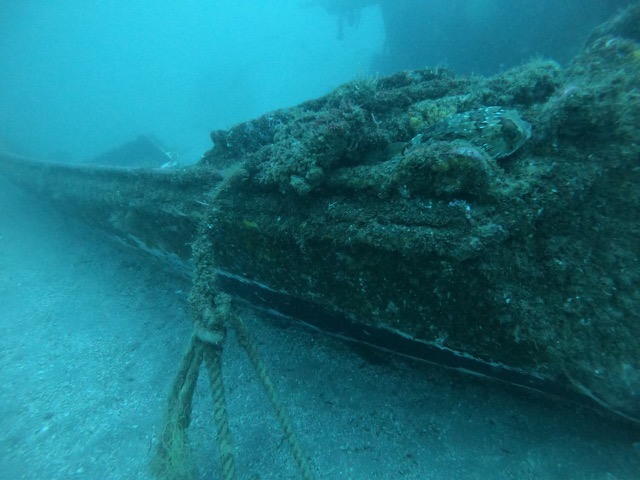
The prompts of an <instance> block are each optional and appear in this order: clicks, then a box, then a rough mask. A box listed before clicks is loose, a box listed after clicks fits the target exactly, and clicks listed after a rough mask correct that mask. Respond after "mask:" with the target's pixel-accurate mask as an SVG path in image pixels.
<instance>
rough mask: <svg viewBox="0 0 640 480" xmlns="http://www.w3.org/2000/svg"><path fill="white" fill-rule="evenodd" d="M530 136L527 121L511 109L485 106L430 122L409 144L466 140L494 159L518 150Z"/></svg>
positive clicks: (529, 127) (529, 126) (529, 125)
mask: <svg viewBox="0 0 640 480" xmlns="http://www.w3.org/2000/svg"><path fill="white" fill-rule="evenodd" d="M529 138H531V124H530V123H528V122H526V121H524V120H523V119H522V117H520V114H519V113H518V112H517V111H516V110H513V109H507V108H503V107H485V108H481V109H479V110H472V111H470V112H464V113H458V114H455V115H450V116H448V117H445V118H443V119H442V120H440V121H439V122H437V123H435V124H433V125H431V126H430V127H429V128H427V130H426V131H425V132H424V133H421V134H420V135H418V136H416V137H414V138H413V140H411V143H413V144H416V143H421V142H424V141H426V140H429V139H434V140H445V141H446V140H456V139H461V140H466V141H468V142H469V143H472V144H473V145H475V146H476V147H478V148H482V149H483V150H485V151H486V152H487V153H488V154H489V155H491V156H492V157H494V158H503V157H506V156H507V155H511V154H512V153H513V152H515V151H516V150H518V149H519V148H520V147H521V146H522V145H523V144H524V142H526V141H527V140H528V139H529Z"/></svg>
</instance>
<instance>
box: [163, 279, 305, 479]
mask: <svg viewBox="0 0 640 480" xmlns="http://www.w3.org/2000/svg"><path fill="white" fill-rule="evenodd" d="M194 290H195V288H194ZM194 297H195V298H197V295H194V294H193V292H192V304H193V303H195V304H196V305H197V304H198V302H193V298H194ZM200 298H202V297H200ZM209 298H211V297H209ZM213 298H214V301H213V305H210V304H204V306H201V307H200V308H196V311H195V312H194V313H195V314H196V321H195V325H194V329H193V333H192V335H191V339H190V341H189V345H188V347H187V350H186V352H185V354H184V356H183V358H182V362H181V365H180V369H179V371H178V374H177V375H176V378H175V380H174V383H173V386H172V389H171V392H170V395H169V402H168V408H167V413H166V416H165V422H164V428H163V432H162V435H161V439H160V443H159V446H158V450H157V452H156V457H155V459H154V462H153V467H154V471H155V473H156V475H157V476H158V477H159V478H161V479H163V480H169V479H171V480H187V479H191V478H194V473H193V466H192V464H191V461H190V458H189V443H188V437H187V429H188V427H189V424H190V422H191V413H192V404H193V394H194V391H195V387H196V383H197V381H198V374H199V371H200V367H201V365H202V363H203V362H204V364H205V366H206V369H207V372H208V376H209V383H210V387H211V396H212V399H213V418H214V421H215V425H216V434H217V436H216V441H217V447H218V457H219V460H220V466H221V467H220V468H221V478H222V479H224V480H233V479H235V478H236V468H235V462H234V457H233V441H232V437H231V431H230V428H229V417H228V413H227V407H226V398H225V393H224V384H223V381H222V352H223V346H224V342H225V340H226V332H227V328H228V327H231V328H233V329H234V330H235V331H236V333H237V337H238V339H239V343H240V344H241V345H242V347H243V348H244V350H245V351H246V353H247V356H248V357H249V359H250V361H251V364H252V365H253V367H254V369H255V370H256V372H257V374H258V378H259V379H260V383H261V384H262V386H263V388H264V390H265V393H266V395H267V397H268V399H269V401H270V403H271V405H272V407H273V409H274V411H275V413H276V417H277V419H278V421H279V422H280V425H281V427H282V430H283V432H284V434H285V437H286V439H287V441H288V442H289V445H290V447H291V451H292V454H293V457H294V459H295V462H296V465H297V466H298V469H299V471H300V473H301V477H302V478H303V479H304V480H313V479H314V478H315V475H314V474H313V470H312V468H311V464H310V462H309V460H308V459H307V457H306V456H305V454H304V452H303V450H302V447H301V445H300V442H299V441H298V439H297V437H296V435H295V433H294V430H293V424H292V422H291V420H290V419H289V416H288V414H287V413H286V410H285V408H284V406H283V405H282V402H281V401H280V399H279V397H278V395H277V393H276V390H275V387H274V384H273V382H272V381H271V378H270V377H269V375H268V373H267V370H266V368H265V366H264V364H263V363H262V361H261V360H260V358H259V355H258V351H257V349H256V347H255V345H254V342H253V341H252V339H251V336H250V334H249V331H248V330H247V328H246V326H245V325H244V323H243V322H242V320H241V318H240V317H239V316H238V315H237V314H236V312H235V311H234V308H233V304H232V299H231V297H230V296H229V295H226V294H223V293H219V294H217V295H215V297H213ZM199 303H200V305H202V302H199Z"/></svg>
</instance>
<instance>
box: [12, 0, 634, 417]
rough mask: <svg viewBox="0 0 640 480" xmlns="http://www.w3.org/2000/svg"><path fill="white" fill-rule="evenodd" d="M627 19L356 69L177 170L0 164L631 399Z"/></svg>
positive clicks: (328, 318)
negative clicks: (525, 56)
mask: <svg viewBox="0 0 640 480" xmlns="http://www.w3.org/2000/svg"><path fill="white" fill-rule="evenodd" d="M638 25H640V4H637V5H635V6H633V7H630V8H629V9H627V10H626V11H625V12H623V13H622V14H621V15H619V16H618V17H616V18H614V19H613V20H612V21H610V22H608V23H607V24H605V25H603V26H602V27H600V28H599V29H597V30H596V31H595V32H594V34H593V35H592V36H591V38H590V39H589V40H588V42H587V44H586V46H585V48H584V50H583V51H582V52H581V53H580V54H579V55H578V56H577V57H576V58H575V59H574V61H573V62H572V63H571V64H569V65H568V66H567V67H566V68H562V67H560V66H559V65H557V64H555V63H553V62H549V61H543V60H536V61H533V62H530V63H527V64H524V65H522V66H521V67H519V68H515V69H513V70H510V71H507V72H505V73H503V74H500V75H497V76H494V77H490V78H478V77H466V76H460V75H456V74H454V73H452V72H449V71H446V70H441V69H426V70H418V71H406V72H400V73H397V74H394V75H391V76H389V77H385V78H377V79H363V80H358V81H355V82H351V83H348V84H345V85H343V86H341V87H339V88H338V89H337V90H335V91H334V92H332V93H330V94H328V95H326V96H325V97H322V98H319V99H317V100H312V101H309V102H306V103H304V104H301V105H299V106H297V107H293V108H288V109H284V110H278V111H275V112H272V113H269V114H266V115H264V116H262V117H260V118H258V119H255V120H253V121H249V122H245V123H242V124H239V125H237V126H235V127H233V128H231V129H230V130H228V131H215V132H212V134H211V137H212V140H213V142H214V146H213V148H212V149H211V150H210V151H208V152H207V153H206V154H205V155H204V156H203V157H202V160H201V161H200V162H199V164H197V165H195V166H192V167H188V168H184V169H180V170H152V169H147V170H135V169H121V168H105V167H93V166H81V167H80V166H63V165H53V164H42V163H39V162H32V161H26V160H23V159H20V158H16V157H13V156H10V155H8V154H6V155H3V158H2V162H1V166H0V171H2V172H3V173H4V174H5V175H7V176H9V178H11V179H13V180H14V181H16V182H18V183H21V184H22V185H24V186H25V187H27V188H30V189H32V190H35V191H37V192H38V193H39V194H40V195H42V196H43V197H44V198H46V199H47V200H48V201H50V202H52V203H55V204H57V205H60V206H63V207H66V208H69V210H70V211H75V212H81V214H82V215H83V216H84V217H85V219H86V220H87V221H89V222H91V223H93V224H96V225H99V226H100V227H102V228H104V229H106V230H107V231H109V232H110V233H111V234H113V235H114V236H116V237H118V238H120V239H123V240H125V241H127V242H129V243H133V244H134V245H136V246H138V247H140V248H143V249H145V250H147V251H150V252H152V253H154V254H156V255H159V256H162V257H163V258H165V259H168V260H170V261H172V262H173V263H174V264H176V265H187V266H188V265H189V262H190V261H192V260H195V262H193V265H192V266H193V267H195V272H196V274H197V276H196V282H198V281H211V278H213V277H217V280H216V281H217V282H219V284H220V286H221V288H223V289H225V290H227V291H228V292H230V293H232V294H234V295H237V296H239V297H244V298H245V299H248V300H249V301H250V302H252V303H254V304H256V305H258V306H261V307H264V308H268V309H271V310H276V311H279V312H281V313H284V314H286V315H288V316H291V317H295V318H298V319H300V320H302V321H305V322H309V323H313V324H315V325H317V326H318V327H320V328H322V329H325V330H328V331H332V332H334V333H338V334H340V335H344V336H347V337H351V338H355V339H357V340H359V341H364V342H367V343H371V344H374V345H378V346H381V347H383V348H388V349H392V350H397V351H400V352H402V353H406V354H409V355H413V356H417V357H421V358H425V359H426V360H430V361H435V362H439V363H443V364H447V365H450V366H453V367H456V368H460V369H465V370H470V371H475V372H477V373H481V374H485V375H487V376H492V377H497V378H501V379H504V380H507V381H510V382H512V383H517V384H521V385H524V386H527V387H531V388H535V389H538V390H542V391H548V392H550V393H557V394H560V395H564V396H567V397H570V398H574V399H579V398H582V399H590V400H593V401H595V402H597V403H598V404H600V405H602V406H604V407H605V408H607V409H609V410H611V411H614V412H617V413H619V414H621V415H623V416H625V417H627V418H631V419H635V420H636V421H637V420H640V313H639V312H640V215H639V211H640V27H638ZM196 238H197V239H198V241H197V242H195V244H194V245H195V249H194V251H193V252H192V251H191V247H190V245H191V244H192V242H193V241H194V239H196Z"/></svg>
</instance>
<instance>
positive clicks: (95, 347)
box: [0, 179, 640, 480]
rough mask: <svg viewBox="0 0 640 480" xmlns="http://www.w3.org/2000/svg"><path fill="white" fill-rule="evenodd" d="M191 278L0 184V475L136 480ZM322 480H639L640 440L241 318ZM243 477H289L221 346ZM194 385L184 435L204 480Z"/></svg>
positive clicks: (592, 420)
mask: <svg viewBox="0 0 640 480" xmlns="http://www.w3.org/2000/svg"><path fill="white" fill-rule="evenodd" d="M189 287H190V285H189V280H188V279H185V278H182V277H180V276H179V275H177V274H175V273H173V272H171V271H168V270H166V269H165V268H164V267H163V266H162V265H159V264H158V263H157V262H156V261H155V260H152V259H150V258H148V257H147V256H145V255H144V254H142V253H138V252H136V251H133V250H129V249H126V248H125V247H122V246H120V245H118V244H116V243H115V242H113V241H112V240H111V239H109V238H107V237H106V236H105V235H103V234H102V233H100V232H98V231H96V230H92V229H90V228H88V227H86V226H85V225H83V224H82V223H81V222H79V221H77V220H75V219H73V218H69V217H66V216H64V215H62V214H60V213H58V212H57V211H55V210H53V209H52V208H50V207H49V206H47V205H43V204H41V203H39V202H38V201H37V200H35V199H33V198H31V197H30V196H28V195H25V194H24V193H22V192H21V191H20V190H19V189H17V188H16V187H14V186H12V185H10V184H8V183H6V182H5V181H4V180H3V179H0V480H5V479H6V480H14V479H15V480H17V479H46V480H56V479H151V478H153V477H152V475H151V471H150V468H149V465H150V462H151V458H152V456H153V454H154V452H155V447H156V446H157V442H158V436H159V432H160V430H161V427H162V418H163V413H164V409H165V406H166V401H167V395H168V392H169V388H170V385H171V382H172V380H173V376H174V375H175V373H176V372H177V370H178V367H179V364H180V360H181V358H182V354H183V352H184V348H185V346H186V344H187V341H188V339H189V336H190V333H191V319H190V317H189V311H188V306H187V295H188V291H189ZM242 315H243V318H244V320H245V322H246V324H247V325H248V327H249V328H250V329H251V331H252V334H253V336H254V340H255V342H256V344H257V347H258V349H259V351H260V353H261V355H262V358H263V360H264V363H265V364H266V365H267V368H268V370H269V372H270V374H271V376H272V378H273V379H274V381H275V383H276V387H277V389H278V392H279V394H280V396H281V398H282V400H283V401H284V403H285V404H286V407H287V409H288V411H289V415H290V416H291V418H292V419H293V422H294V423H295V426H296V431H297V433H298V436H299V438H300V441H301V443H302V445H303V448H304V449H305V451H306V453H307V455H308V456H309V458H310V459H311V463H312V464H313V467H314V468H315V470H316V474H317V477H318V478H319V479H353V480H360V479H362V480H364V479H367V480H373V479H471V478H473V479H556V478H558V479H581V480H582V479H607V480H616V479H625V480H626V479H637V478H640V443H639V442H640V428H638V427H635V426H632V425H628V424H625V423H623V422H619V421H616V420H615V419H613V418H610V417H608V416H603V415H600V414H598V413H596V412H593V411H591V410H589V409H585V408H582V407H578V406H575V405H571V404H567V403H564V402H560V401H555V400H550V399H547V398H542V397H539V396H534V395H532V394H529V393H527V392H523V391H521V390H519V389H515V388H511V387H509V386H505V385H501V384H497V383H494V382H488V381H484V380H480V379H476V378H473V377H469V376H466V375H462V374H459V373H456V372H452V371H449V370H446V369H443V368H441V367H437V366H431V365H424V364H421V363H418V362H414V361H411V360H407V359H403V358H400V357H397V356H394V355H391V354H387V353H383V352H377V351H372V350H369V349H365V348H363V347H358V346H354V345H350V344H348V343H346V342H344V341H342V340H339V339H336V338H332V337H329V336H326V335H324V334H321V333H319V332H316V331H313V330H310V329H307V328H305V327H303V326H301V325H299V324H296V323H292V322H289V321H286V320H282V319H279V320H278V319H274V318H272V317H265V316H263V315H260V314H258V313H256V312H254V311H251V310H243V312H242ZM224 375H225V386H226V393H227V402H228V409H229V415H230V422H231V430H232V435H233V440H234V449H235V450H234V451H235V458H236V466H237V470H238V477H239V478H240V479H258V478H259V479H263V480H266V479H279V480H280V479H296V478H299V474H298V472H297V470H296V467H295V464H294V462H293V459H292V456H291V453H290V451H289V447H288V445H287V443H286V441H285V440H284V436H283V433H282V431H281V430H280V428H279V426H278V423H277V421H276V419H275V416H274V415H273V412H272V410H271V407H270V404H269V403H268V401H267V399H266V397H265V395H264V393H263V391H262V389H261V386H260V385H259V383H258V381H257V378H256V375H255V372H254V370H253V368H252V367H251V365H250V363H249V361H248V359H247V357H246V355H245V353H244V350H243V349H242V348H241V347H239V346H238V344H237V342H236V339H235V337H234V335H233V334H232V333H231V334H230V335H229V338H228V339H227V342H226V345H225V350H224ZM211 405H212V402H211V398H210V390H209V387H208V385H207V381H206V375H204V374H201V376H200V380H199V385H198V388H197V389H196V393H195V404H194V415H193V422H192V425H191V427H190V429H189V433H190V440H191V444H192V450H193V451H192V454H193V455H192V460H193V463H194V465H195V469H196V471H197V476H198V478H202V479H213V478H218V470H217V460H216V444H215V428H214V425H213V421H212V415H211Z"/></svg>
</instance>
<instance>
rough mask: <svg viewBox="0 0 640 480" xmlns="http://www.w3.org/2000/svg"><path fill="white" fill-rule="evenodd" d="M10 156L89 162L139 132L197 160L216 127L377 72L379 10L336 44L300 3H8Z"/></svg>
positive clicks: (1, 38)
mask: <svg viewBox="0 0 640 480" xmlns="http://www.w3.org/2000/svg"><path fill="white" fill-rule="evenodd" d="M0 9H1V10H2V18H1V20H0V21H1V22H2V24H1V28H0V49H1V50H0V51H1V53H0V55H1V62H2V70H3V72H4V74H3V75H2V79H1V80H0V103H1V104H2V105H3V108H2V111H1V113H0V141H1V142H2V143H3V145H2V146H3V147H4V149H9V150H11V151H14V152H15V151H18V152H19V153H24V154H28V155H32V156H36V157H40V158H42V157H43V156H46V157H53V159H56V160H74V161H79V160H83V159H85V158H86V157H89V156H93V155H95V154H98V153H100V152H102V151H104V150H106V149H108V148H111V147H113V146H114V145H116V144H118V143H121V142H124V141H127V140H130V139H132V138H134V137H136V136H137V135H139V134H152V135H155V136H157V137H158V138H160V139H161V140H162V141H163V142H164V143H166V144H167V146H168V147H169V148H173V149H176V151H177V153H178V154H182V156H187V157H194V156H195V157H196V158H197V157H199V155H200V154H202V153H203V152H204V151H205V150H206V149H208V148H209V147H210V146H211V142H210V140H209V137H208V131H209V130H211V129H213V128H223V127H229V126H231V125H233V124H234V123H237V122H239V121H241V120H245V119H248V118H251V117H254V116H257V115H259V114H261V113H264V112H265V111H269V110H272V109H275V108H277V107H283V106H289V105H292V104H295V103H298V102H300V101H302V100H304V99H307V98H310V97H313V96H318V95H321V94H324V93H326V91H327V90H328V89H330V88H332V87H335V86H337V85H338V84H339V83H341V82H343V81H345V80H348V79H351V78H353V77H355V76H356V75H358V74H363V73H364V72H366V70H367V68H368V65H369V63H370V59H371V56H372V54H373V53H374V52H376V51H378V50H379V49H380V48H381V45H382V41H383V34H382V29H381V24H380V19H379V14H378V13H377V12H376V11H374V10H371V11H367V12H364V14H363V16H362V21H361V27H362V28H361V29H359V30H357V31H356V30H353V31H352V32H351V33H350V35H349V38H348V39H345V41H343V42H341V41H339V40H338V39H336V38H335V18H333V17H331V16H330V15H329V14H327V13H326V12H325V11H324V10H323V9H321V8H319V7H318V6H313V5H308V6H304V5H301V3H300V2H297V1H282V0H280V1H278V0H263V1H252V2H235V1H231V0H216V1H204V0H187V1H181V2H168V1H136V2H127V1H107V2H105V1H101V2H85V1H82V0H57V1H47V2H42V1H38V0H34V1H28V0H26V1H20V2H2V6H1V7H0Z"/></svg>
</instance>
